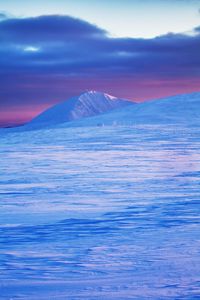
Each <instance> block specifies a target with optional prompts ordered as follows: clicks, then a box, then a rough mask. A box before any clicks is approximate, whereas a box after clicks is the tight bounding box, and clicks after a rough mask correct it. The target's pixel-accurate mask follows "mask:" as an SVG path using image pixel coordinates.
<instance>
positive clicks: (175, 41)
mask: <svg viewBox="0 0 200 300" xmlns="http://www.w3.org/2000/svg"><path fill="white" fill-rule="evenodd" d="M0 15H1V14H0ZM0 20H1V21H0V110H1V111H4V112H5V114H4V119H7V120H8V119H9V118H8V116H9V111H10V121H11V119H13V120H14V119H20V117H19V116H20V114H21V115H22V118H21V120H22V119H23V118H24V119H28V118H30V117H31V116H34V114H36V113H37V112H39V111H40V110H42V109H43V108H45V107H46V106H48V105H51V104H52V103H55V102H58V101H61V100H65V99H66V98H67V97H70V96H72V95H74V94H78V93H79V92H81V91H82V90H84V89H98V90H102V91H107V92H110V93H113V94H116V95H118V96H123V97H127V98H132V99H138V100H141V99H148V98H153V97H159V96H162V95H168V94H173V93H176V92H182V91H183V92H185V91H186V92H187V91H192V90H197V89H198V87H199V86H200V85H199V83H200V71H199V70H200V56H199V50H200V27H197V28H195V29H194V30H193V34H192V35H191V34H190V35H187V34H170V33H169V34H167V35H163V36H159V37H156V38H153V39H142V38H140V39H139V38H112V37H110V36H109V33H107V32H106V31H105V30H103V29H101V28H98V27H97V26H95V25H93V24H90V23H88V22H86V21H83V20H80V19H75V18H72V17H70V16H59V15H52V16H39V17H31V18H21V19H19V18H6V17H2V18H1V16H0ZM133 31H134V28H133ZM24 112H26V114H27V116H26V118H25V117H23V116H24ZM4 121H5V120H3V119H2V122H4Z"/></svg>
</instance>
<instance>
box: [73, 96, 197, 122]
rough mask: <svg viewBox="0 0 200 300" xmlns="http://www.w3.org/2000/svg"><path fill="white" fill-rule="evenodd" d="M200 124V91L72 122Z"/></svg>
mask: <svg viewBox="0 0 200 300" xmlns="http://www.w3.org/2000/svg"><path fill="white" fill-rule="evenodd" d="M153 123H156V124H164V123H166V124H176V123H188V124H194V123H195V124H200V92H196V93H192V94H184V95H176V96H171V97H168V98H163V99H158V100H152V101H147V102H143V103H140V104H137V105H132V106H129V107H123V108H121V109H120V110H115V111H112V112H110V113H107V114H103V115H99V116H96V117H92V118H86V119H83V120H80V121H78V122H72V123H70V125H72V126H93V125H112V124H119V125H131V124H153Z"/></svg>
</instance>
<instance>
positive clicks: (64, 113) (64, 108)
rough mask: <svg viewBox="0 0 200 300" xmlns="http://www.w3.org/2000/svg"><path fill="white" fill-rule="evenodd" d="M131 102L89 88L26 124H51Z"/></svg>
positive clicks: (106, 110)
mask: <svg viewBox="0 0 200 300" xmlns="http://www.w3.org/2000/svg"><path fill="white" fill-rule="evenodd" d="M131 104H132V105H133V102H131V101H128V100H123V99H119V98H117V97H114V96H111V95H109V94H106V93H101V92H97V91H94V90H90V91H86V92H84V93H82V94H80V95H79V96H76V97H73V98H71V99H69V100H67V101H65V102H62V103H59V104H56V105H54V106H52V107H50V108H49V109H47V110H45V111H44V112H42V113H41V114H40V115H38V116H37V117H35V118H34V119H33V120H32V121H31V122H30V123H28V126H31V127H34V128H35V127H43V126H45V127H47V126H52V125H55V124H59V123H64V122H70V121H74V120H79V119H82V118H86V117H92V116H96V115H99V114H103V113H106V112H109V111H111V110H114V109H119V108H122V107H125V106H127V105H131Z"/></svg>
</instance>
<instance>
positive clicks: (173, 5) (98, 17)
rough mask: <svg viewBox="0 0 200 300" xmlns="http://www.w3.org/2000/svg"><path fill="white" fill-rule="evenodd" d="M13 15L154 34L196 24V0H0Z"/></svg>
mask: <svg viewBox="0 0 200 300" xmlns="http://www.w3.org/2000/svg"><path fill="white" fill-rule="evenodd" d="M0 9H1V11H4V12H9V13H11V14H13V15H15V16H20V17H24V16H37V15H46V14H65V15H70V16H74V17H78V18H81V19H84V20H87V21H89V22H90V23H94V24H96V25H98V26H99V27H101V28H105V29H106V30H107V31H109V32H110V34H111V35H112V36H116V37H128V36H129V37H146V38H148V37H154V36H157V35H162V34H165V33H167V32H176V33H177V32H184V31H189V30H190V29H192V28H194V27H196V26H198V25H199V22H200V12H199V9H200V1H199V0H34V1H27V0H0Z"/></svg>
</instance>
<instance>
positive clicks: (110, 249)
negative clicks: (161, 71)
mask: <svg viewBox="0 0 200 300" xmlns="http://www.w3.org/2000/svg"><path fill="white" fill-rule="evenodd" d="M172 99H176V101H174V102H173V103H174V105H176V110H177V111H179V112H181V113H182V114H184V117H183V116H182V115H181V114H179V113H172V111H173V109H172V108H170V109H169V110H168V114H167V115H168V116H167V118H166V117H164V116H165V115H166V114H165V113H164V111H162V110H164V109H163V107H165V109H166V107H168V105H171V104H170V103H172ZM183 99H188V100H187V104H186V103H185V102H184V101H185V100H183ZM198 99H199V94H192V95H191V97H190V98H189V96H181V100H180V101H179V100H178V98H169V99H168V100H164V101H163V100H162V101H163V102H162V103H161V102H160V100H159V101H158V102H153V101H152V102H151V103H150V102H149V103H148V104H144V105H143V104H142V105H141V106H140V105H135V107H136V106H137V107H142V106H143V107H144V109H145V113H144V115H145V118H146V119H145V120H146V123H148V122H149V124H145V125H144V124H137V125H131V126H129V125H127V124H128V123H127V124H126V125H116V124H115V126H99V127H98V126H91V125H92V124H93V125H95V124H96V123H95V122H96V121H91V120H95V119H96V118H97V117H92V118H87V119H85V120H84V121H77V123H76V122H71V123H73V124H75V123H76V127H75V126H74V127H73V126H72V127H70V126H69V124H71V123H68V127H67V126H66V125H65V126H64V125H62V126H61V125H60V127H59V126H55V127H54V128H49V129H40V130H35V131H31V130H30V131H21V132H17V131H15V130H9V131H8V130H4V131H3V130H2V131H1V134H0V144H1V147H0V166H1V172H0V197H1V201H0V299H2V300H8V299H9V300H10V299H18V300H27V299H29V300H36V299H37V300H44V299H45V300H49V299H54V300H58V299H59V300H66V299H67V300H68V299H69V300H75V299H76V300H80V299H85V300H96V299H102V300H104V299H106V300H114V299H120V300H128V299H131V300H134V299H137V300H141V299H142V300H143V299H144V300H147V299H148V300H149V299H154V300H160V299H163V300H168V299H171V300H172V299H173V300H174V299H176V300H183V299H184V300H193V299H199V295H200V284H199V283H200V251H199V249H200V218H199V215H200V205H199V204H200V203H199V199H200V190H199V184H200V124H199V119H198V115H197V116H196V114H197V112H198V111H199V106H198V103H199V102H198V101H199V100H198ZM175 102H176V103H175ZM184 103H185V104H184ZM183 105H184V106H183ZM153 106H154V108H153ZM161 106H162V108H161ZM189 107H190V108H191V110H190V109H189ZM192 107H193V109H192ZM129 109H130V115H129V117H130V118H132V116H133V111H132V109H133V108H132V107H131V106H130V107H129ZM141 110H142V109H141ZM152 110H153V112H155V111H157V112H159V113H162V118H159V120H161V121H162V122H160V124H158V121H156V122H157V124H156V123H155V124H153V123H152V122H153V121H152V119H151V118H149V120H148V118H147V116H150V115H152V113H153V112H152ZM124 111H126V114H125V112H124ZM128 112H129V110H128ZM128 112H127V110H126V109H125V108H124V109H123V112H122V114H125V115H126V116H127V114H128ZM135 112H136V111H135ZM134 114H135V113H134ZM141 114H142V112H140V109H138V116H141ZM113 115H114V116H113ZM116 115H117V116H119V115H121V112H120V111H118V113H116V112H114V111H113V113H112V114H111V113H108V114H105V115H104V116H103V115H102V116H101V118H102V117H103V119H104V121H105V120H106V118H108V119H109V118H111V116H113V120H115V116H116ZM135 116H136V115H135ZM169 116H170V118H168V117H169ZM192 116H193V117H192ZM195 116H196V117H195ZM98 118H100V116H99V117H98ZM138 118H139V117H138ZM154 118H156V116H155V115H154ZM108 119H107V120H108ZM109 120H110V119H109ZM127 120H129V119H128V117H127ZM143 120H144V119H143ZM79 122H80V123H79ZM81 122H82V123H81ZM84 122H85V123H84ZM172 123H175V125H174V124H172ZM77 124H81V126H78V125H77ZM86 124H87V125H89V126H86ZM82 125H84V126H82ZM190 125H192V126H190Z"/></svg>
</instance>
